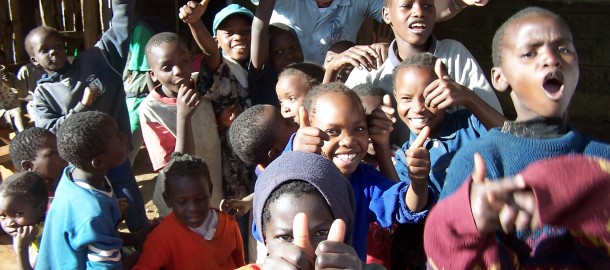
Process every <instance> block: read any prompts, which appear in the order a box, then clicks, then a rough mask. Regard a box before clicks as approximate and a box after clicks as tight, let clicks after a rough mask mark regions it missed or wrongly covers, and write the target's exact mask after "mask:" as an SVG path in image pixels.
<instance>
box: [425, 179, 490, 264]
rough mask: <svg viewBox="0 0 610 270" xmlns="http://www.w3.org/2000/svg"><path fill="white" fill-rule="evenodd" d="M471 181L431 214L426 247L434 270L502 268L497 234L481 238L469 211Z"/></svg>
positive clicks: (436, 207) (427, 221) (439, 204)
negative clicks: (500, 266)
mask: <svg viewBox="0 0 610 270" xmlns="http://www.w3.org/2000/svg"><path fill="white" fill-rule="evenodd" d="M470 182H471V178H470V179H467V180H466V181H464V184H463V185H461V187H460V188H459V190H457V191H456V192H455V194H453V195H452V196H450V197H448V198H447V199H445V200H443V201H440V202H439V203H438V204H436V206H435V207H434V208H433V209H432V210H431V211H430V215H429V216H428V219H427V220H426V227H425V229H424V248H425V250H426V255H427V256H428V263H429V265H431V266H432V267H433V268H434V269H500V268H499V265H498V263H499V261H500V257H499V249H498V245H497V242H496V239H495V236H494V234H487V235H485V236H482V235H481V234H480V233H479V231H478V229H477V227H476V224H475V222H474V218H473V217H472V210H471V209H470Z"/></svg>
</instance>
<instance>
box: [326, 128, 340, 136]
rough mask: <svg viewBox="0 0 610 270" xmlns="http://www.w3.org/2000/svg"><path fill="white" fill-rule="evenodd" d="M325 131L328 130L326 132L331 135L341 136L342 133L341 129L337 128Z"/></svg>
mask: <svg viewBox="0 0 610 270" xmlns="http://www.w3.org/2000/svg"><path fill="white" fill-rule="evenodd" d="M324 132H326V134H328V135H329V136H331V137H334V136H339V134H341V131H339V130H337V129H327V130H325V131H324Z"/></svg>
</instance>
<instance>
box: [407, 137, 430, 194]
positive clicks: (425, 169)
mask: <svg viewBox="0 0 610 270" xmlns="http://www.w3.org/2000/svg"><path fill="white" fill-rule="evenodd" d="M429 135H430V127H428V126H425V127H424V128H423V129H422V130H421V131H420V132H419V134H418V135H417V138H416V139H415V141H413V144H411V146H410V147H409V149H407V151H406V152H405V155H406V156H407V167H408V170H409V179H411V182H412V183H427V181H428V175H430V152H428V149H426V148H424V142H426V139H427V138H428V136H429Z"/></svg>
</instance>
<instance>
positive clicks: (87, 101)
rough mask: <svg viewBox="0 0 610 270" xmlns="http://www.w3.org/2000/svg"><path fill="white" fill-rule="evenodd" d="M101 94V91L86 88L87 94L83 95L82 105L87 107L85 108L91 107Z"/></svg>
mask: <svg viewBox="0 0 610 270" xmlns="http://www.w3.org/2000/svg"><path fill="white" fill-rule="evenodd" d="M99 94H100V89H98V88H95V87H89V86H87V87H85V93H84V94H83V99H82V100H81V102H80V103H82V104H83V105H85V107H89V106H91V105H92V104H93V102H95V100H96V99H97V97H98V96H99Z"/></svg>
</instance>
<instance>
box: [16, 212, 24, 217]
mask: <svg viewBox="0 0 610 270" xmlns="http://www.w3.org/2000/svg"><path fill="white" fill-rule="evenodd" d="M14 216H15V218H20V217H22V216H23V212H15V214H14Z"/></svg>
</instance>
